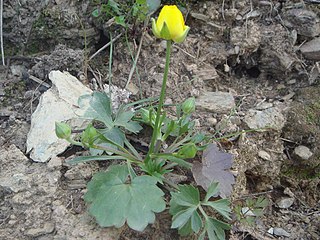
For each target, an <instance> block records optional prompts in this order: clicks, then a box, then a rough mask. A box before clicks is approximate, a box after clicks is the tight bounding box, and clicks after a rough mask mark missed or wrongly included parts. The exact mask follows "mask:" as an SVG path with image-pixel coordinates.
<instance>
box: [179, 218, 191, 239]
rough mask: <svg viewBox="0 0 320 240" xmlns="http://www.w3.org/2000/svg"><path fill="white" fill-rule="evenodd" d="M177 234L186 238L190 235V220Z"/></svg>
mask: <svg viewBox="0 0 320 240" xmlns="http://www.w3.org/2000/svg"><path fill="white" fill-rule="evenodd" d="M178 233H179V235H181V236H188V235H190V234H191V233H192V228H191V219H189V220H188V222H187V223H186V224H185V225H183V226H182V227H181V228H179V229H178Z"/></svg>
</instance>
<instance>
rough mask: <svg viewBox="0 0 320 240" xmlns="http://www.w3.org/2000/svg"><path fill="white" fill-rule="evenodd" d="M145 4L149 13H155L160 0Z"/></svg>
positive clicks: (149, 0) (150, 0)
mask: <svg viewBox="0 0 320 240" xmlns="http://www.w3.org/2000/svg"><path fill="white" fill-rule="evenodd" d="M147 4H148V7H149V13H151V12H154V11H156V10H157V9H158V8H159V7H160V5H161V0H147Z"/></svg>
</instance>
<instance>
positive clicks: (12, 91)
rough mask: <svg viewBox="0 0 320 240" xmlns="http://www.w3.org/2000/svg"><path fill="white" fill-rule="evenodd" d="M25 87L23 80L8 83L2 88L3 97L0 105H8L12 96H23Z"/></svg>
mask: <svg viewBox="0 0 320 240" xmlns="http://www.w3.org/2000/svg"><path fill="white" fill-rule="evenodd" d="M25 88H26V83H25V81H23V80H22V81H19V82H14V83H11V84H9V85H8V86H6V87H5V89H4V94H5V95H4V98H3V101H2V102H1V107H7V106H8V105H10V102H11V99H13V98H19V97H20V96H23V94H24V92H25Z"/></svg>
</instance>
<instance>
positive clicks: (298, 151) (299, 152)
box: [294, 145, 313, 160]
mask: <svg viewBox="0 0 320 240" xmlns="http://www.w3.org/2000/svg"><path fill="white" fill-rule="evenodd" d="M294 154H295V155H296V156H298V157H299V158H301V159H303V160H308V159H309V158H310V157H311V156H312V155H313V153H312V152H311V151H310V149H309V148H308V147H306V146H302V145H300V146H298V147H296V148H295V149H294Z"/></svg>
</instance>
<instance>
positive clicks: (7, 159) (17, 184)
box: [0, 145, 30, 192]
mask: <svg viewBox="0 0 320 240" xmlns="http://www.w3.org/2000/svg"><path fill="white" fill-rule="evenodd" d="M0 156H1V159H2V163H3V164H2V166H1V171H0V187H2V188H5V189H7V190H9V191H12V192H19V191H22V190H25V189H27V188H29V187H30V181H29V179H28V176H27V175H26V174H25V171H26V163H27V162H28V158H27V157H26V156H25V155H24V154H23V153H22V152H21V151H20V150H19V149H18V148H17V147H16V146H15V145H11V146H10V147H9V148H8V149H0ZM12 164H15V169H16V171H12V170H11V169H10V167H11V165H12Z"/></svg>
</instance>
